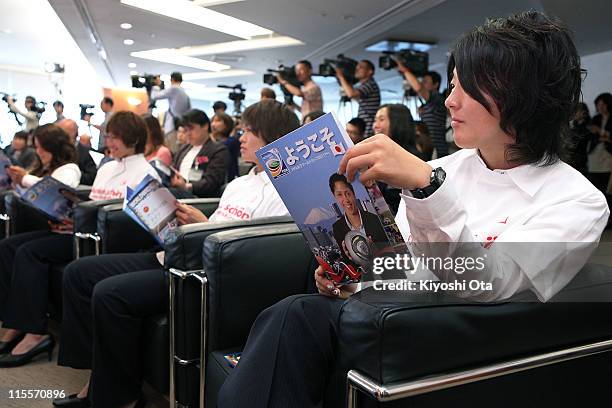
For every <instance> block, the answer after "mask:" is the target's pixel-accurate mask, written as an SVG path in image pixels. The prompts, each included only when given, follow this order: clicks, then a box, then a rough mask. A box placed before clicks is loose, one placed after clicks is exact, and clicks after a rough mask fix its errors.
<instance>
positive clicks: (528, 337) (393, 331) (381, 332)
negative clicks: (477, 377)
mask: <svg viewBox="0 0 612 408" xmlns="http://www.w3.org/2000/svg"><path fill="white" fill-rule="evenodd" d="M388 296H393V294H392V295H389V293H386V294H385V293H382V292H378V293H376V292H374V291H372V290H371V288H370V289H368V290H365V291H363V292H361V293H358V294H356V295H354V296H352V297H351V298H350V299H349V300H348V301H347V302H346V303H345V305H344V306H343V310H342V312H341V317H340V331H339V337H340V350H342V353H341V356H342V357H341V360H342V365H343V367H345V368H346V369H356V370H358V371H360V372H361V373H363V374H365V375H367V376H369V377H371V378H372V379H374V380H375V381H377V382H379V383H382V384H389V383H393V382H399V381H407V380H411V379H415V378H419V377H424V376H427V375H432V374H435V373H441V372H448V371H456V370H461V369H466V368H470V367H473V366H480V365H483V364H490V363H495V362H499V361H504V360H508V359H512V358H518V357H523V356H528V355H532V354H537V353H541V352H550V351H554V350H557V349H563V348H565V347H568V346H574V345H580V344H586V343H590V342H596V341H600V340H605V339H611V338H612V324H610V323H611V321H610V316H612V273H611V269H610V268H609V267H605V266H598V265H589V266H588V267H585V269H583V270H582V271H581V272H580V273H579V274H578V275H577V276H576V278H575V279H574V280H573V281H572V282H570V284H569V285H568V286H567V287H566V288H565V289H564V290H563V291H562V292H560V293H559V294H558V295H557V296H556V297H555V298H554V299H552V300H551V301H549V302H547V303H540V302H537V301H534V300H535V298H534V297H532V296H530V295H529V294H523V295H521V296H520V297H518V298H517V299H515V300H517V301H515V302H504V303H486V304H484V303H482V304H474V303H468V302H467V301H463V300H459V299H451V298H448V297H447V298H444V297H443V296H442V295H434V294H431V293H413V292H403V293H401V296H402V297H403V299H402V302H401V303H399V302H397V301H395V302H394V301H393V300H389V298H388ZM585 299H589V301H588V302H585V301H583V300H585ZM396 300H397V299H396Z"/></svg>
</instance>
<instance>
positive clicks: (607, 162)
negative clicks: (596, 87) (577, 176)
mask: <svg viewBox="0 0 612 408" xmlns="http://www.w3.org/2000/svg"><path fill="white" fill-rule="evenodd" d="M595 107H596V108H597V115H595V116H594V117H593V120H592V121H591V125H590V126H589V131H590V132H591V137H590V140H589V144H588V147H587V152H588V156H587V168H588V174H587V176H588V178H589V180H590V181H591V183H593V185H594V186H595V187H597V188H598V189H599V190H600V191H601V192H604V193H605V192H606V190H607V188H608V181H609V180H610V172H612V139H610V134H611V133H612V120H610V111H611V110H612V94H610V93H607V92H606V93H602V94H601V95H598V96H597V98H595Z"/></svg>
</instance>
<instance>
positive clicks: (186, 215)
mask: <svg viewBox="0 0 612 408" xmlns="http://www.w3.org/2000/svg"><path fill="white" fill-rule="evenodd" d="M176 219H177V220H178V222H179V224H180V225H185V224H195V223H196V222H207V221H208V217H206V216H205V215H204V214H203V213H202V211H200V210H198V209H197V208H195V207H194V206H191V205H189V204H183V203H181V202H178V201H177V203H176Z"/></svg>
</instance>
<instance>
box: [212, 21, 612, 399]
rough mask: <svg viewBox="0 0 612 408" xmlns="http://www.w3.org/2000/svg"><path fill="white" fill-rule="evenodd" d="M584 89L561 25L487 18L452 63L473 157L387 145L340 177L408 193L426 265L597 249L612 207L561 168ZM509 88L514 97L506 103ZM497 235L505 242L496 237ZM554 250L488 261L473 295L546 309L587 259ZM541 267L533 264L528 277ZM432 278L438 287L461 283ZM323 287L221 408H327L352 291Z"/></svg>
mask: <svg viewBox="0 0 612 408" xmlns="http://www.w3.org/2000/svg"><path fill="white" fill-rule="evenodd" d="M550 61H557V62H559V63H561V64H564V66H562V67H560V66H559V65H557V64H554V65H551V64H550ZM533 72H537V73H538V75H537V77H534V75H533ZM580 82H581V75H580V58H579V56H578V53H577V51H576V48H575V46H574V43H573V40H572V38H571V35H570V31H569V29H568V28H567V27H566V26H565V25H564V24H563V23H561V22H560V21H559V20H557V19H553V18H549V17H546V16H545V15H543V14H541V13H538V12H526V13H523V14H518V15H514V16H511V17H508V18H503V19H495V20H492V21H490V22H487V23H486V24H485V25H483V26H481V27H476V28H474V29H473V30H471V31H470V32H468V33H467V34H465V35H463V36H462V37H461V38H460V39H459V41H458V43H457V44H456V46H455V47H454V49H453V50H452V53H451V56H450V60H449V83H450V87H451V89H452V91H451V93H450V95H449V96H448V98H447V99H446V107H447V108H448V109H449V110H450V113H451V116H452V118H453V122H452V126H453V128H454V130H455V139H456V142H457V145H459V146H461V147H462V148H463V149H464V150H461V151H459V152H457V153H455V154H453V155H451V156H446V157H443V158H441V159H438V160H435V161H432V162H429V163H427V162H424V161H423V160H421V159H420V158H419V157H417V156H416V155H415V154H413V153H411V152H409V151H407V150H406V149H405V148H402V146H400V145H399V144H398V143H396V142H394V141H393V140H392V139H391V138H389V137H387V136H386V135H381V134H379V135H375V136H373V137H371V138H368V139H367V140H365V141H363V142H361V143H359V144H358V145H356V146H355V147H353V148H352V149H350V150H348V151H347V153H346V154H345V156H344V157H343V158H342V161H341V163H340V170H339V171H340V172H342V173H345V174H346V176H347V179H348V180H349V181H351V180H353V179H354V177H355V173H356V171H357V170H358V169H360V170H362V172H361V173H360V180H361V181H362V182H371V181H372V180H379V181H382V182H385V183H387V184H389V185H392V186H396V187H400V188H402V200H401V203H400V211H399V212H398V215H397V218H396V221H397V223H398V226H399V227H400V230H401V232H402V235H403V236H404V239H405V240H409V241H410V243H411V246H412V247H413V248H414V247H415V245H416V248H418V249H419V251H420V250H421V249H423V250H424V251H425V253H424V256H431V255H432V254H431V252H427V248H428V244H429V243H435V242H443V243H446V245H445V246H444V247H443V248H444V251H445V252H444V253H442V254H436V256H441V257H443V258H444V257H445V256H449V257H461V256H463V255H464V254H463V253H462V252H461V251H462V248H463V246H462V245H459V243H462V242H463V243H467V242H471V243H474V244H475V246H476V247H477V248H480V250H481V253H480V254H479V255H481V254H482V252H484V251H489V250H490V249H492V248H494V247H495V248H499V245H503V244H501V243H502V242H533V243H538V242H561V243H567V242H573V243H580V244H581V245H583V246H584V247H585V248H592V249H594V247H595V245H594V244H595V243H596V242H598V240H599V238H600V235H601V233H602V231H603V228H604V226H605V224H606V221H607V218H608V215H609V210H608V207H607V205H606V201H605V199H604V197H603V195H602V194H601V193H600V192H599V191H598V190H597V189H596V188H595V187H593V186H592V185H591V184H590V183H589V182H588V181H587V180H586V179H585V178H584V176H582V175H581V174H580V173H578V172H577V171H576V170H574V169H572V168H571V167H570V166H569V165H567V164H565V163H564V162H562V161H561V160H560V155H561V154H563V151H562V144H561V135H563V134H564V132H566V131H567V130H568V129H567V128H568V123H569V119H570V117H571V115H572V113H573V110H574V107H575V105H576V103H577V102H578V101H579V99H580ZM551 83H554V84H555V86H550V84H551ZM508 89H513V90H514V92H513V93H512V95H510V96H509V95H508V92H507V90H508ZM526 106H529V107H530V108H529V109H525V107H526ZM543 118H546V120H543ZM444 173H446V176H445V174H444ZM490 234H494V237H495V238H496V239H492V238H491V239H487V238H489V237H490V236H491V235H490ZM487 245H488V246H487ZM554 248H555V247H553V246H551V247H550V248H549V247H547V251H542V250H541V247H540V246H538V245H537V244H534V245H530V246H527V247H526V248H525V251H523V252H521V253H520V254H514V255H513V254H507V255H506V258H504V259H502V260H500V259H495V258H493V259H491V257H489V258H486V261H485V262H484V269H482V270H480V271H478V272H479V274H478V278H479V279H481V280H485V281H487V282H490V283H491V284H492V286H493V289H492V290H490V291H470V292H468V293H465V295H467V296H469V298H471V299H477V300H480V301H482V300H484V301H496V300H503V299H507V298H509V297H511V296H512V295H514V294H515V293H518V292H521V291H532V292H534V293H535V294H536V296H538V297H539V299H540V300H542V301H546V300H548V299H550V298H551V297H552V296H553V295H555V294H556V293H557V292H558V291H559V290H561V289H562V288H563V286H564V285H565V284H566V283H567V282H569V280H571V279H572V278H573V277H574V276H575V275H576V273H577V272H578V271H579V270H580V268H581V267H582V266H583V265H584V264H585V262H586V261H587V259H588V257H589V255H590V252H589V251H577V252H574V251H571V252H570V251H568V250H567V249H566V245H559V246H556V248H557V249H556V251H553V249H554ZM592 249H591V250H592ZM438 252H442V250H440V249H439V247H438ZM420 253H421V252H419V254H420ZM485 253H486V252H485ZM534 258H537V259H538V263H537V266H536V265H533V264H532V265H530V268H524V267H523V266H522V265H524V262H525V260H528V259H534ZM568 261H571V262H568ZM432 272H433V273H436V274H437V275H438V278H439V279H441V280H443V281H445V280H447V281H448V280H450V279H452V280H454V279H455V278H456V276H457V275H454V274H453V275H452V276H448V275H445V274H444V273H440V271H437V270H432ZM472 277H473V276H472ZM464 278H465V279H469V277H467V276H464ZM315 279H316V284H317V287H318V289H319V292H320V294H314V295H298V296H291V297H289V298H287V299H284V300H283V301H281V302H279V303H277V304H276V305H274V306H272V307H270V308H268V309H266V310H265V311H263V312H262V313H261V314H260V316H259V317H258V318H257V320H256V321H255V323H254V324H253V327H252V329H251V332H250V334H249V338H248V340H247V343H246V346H245V348H244V351H243V353H242V357H241V359H240V362H239V363H238V365H237V366H236V368H234V369H233V370H232V372H231V374H230V375H229V377H228V378H227V380H226V381H225V383H224V384H223V387H222V388H221V390H220V392H219V399H218V406H219V407H223V408H232V407H245V406H248V407H252V408H260V407H268V408H276V407H290V406H291V407H320V406H322V405H323V398H324V397H323V396H324V393H325V390H326V385H327V382H328V380H329V379H330V374H331V370H333V368H334V367H335V364H336V355H337V354H338V347H339V345H338V340H337V335H336V333H337V331H338V330H339V328H338V325H337V321H338V317H339V313H340V308H341V307H342V305H343V303H344V302H343V299H342V298H344V297H347V296H349V295H350V294H351V293H350V290H347V288H345V287H339V288H336V287H334V284H333V283H332V282H331V281H329V280H327V279H326V278H325V276H324V275H323V273H322V270H321V268H318V269H317V271H316V272H315ZM296 350H299V352H296ZM340 389H342V390H343V387H342V386H340V387H339V390H340ZM338 393H339V394H340V393H341V392H340V391H339V392H338ZM342 393H343V392H342ZM343 397H344V396H343V395H337V396H336V398H338V399H339V401H329V399H330V397H329V396H328V399H326V400H325V403H326V406H342V402H340V401H341V400H342V399H343ZM334 402H335V404H334Z"/></svg>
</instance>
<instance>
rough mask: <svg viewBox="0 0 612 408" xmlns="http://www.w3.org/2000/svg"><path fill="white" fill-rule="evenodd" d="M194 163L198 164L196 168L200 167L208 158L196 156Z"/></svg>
mask: <svg viewBox="0 0 612 408" xmlns="http://www.w3.org/2000/svg"><path fill="white" fill-rule="evenodd" d="M196 163H197V164H198V166H201V165H202V164H205V163H208V156H198V157H196Z"/></svg>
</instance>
